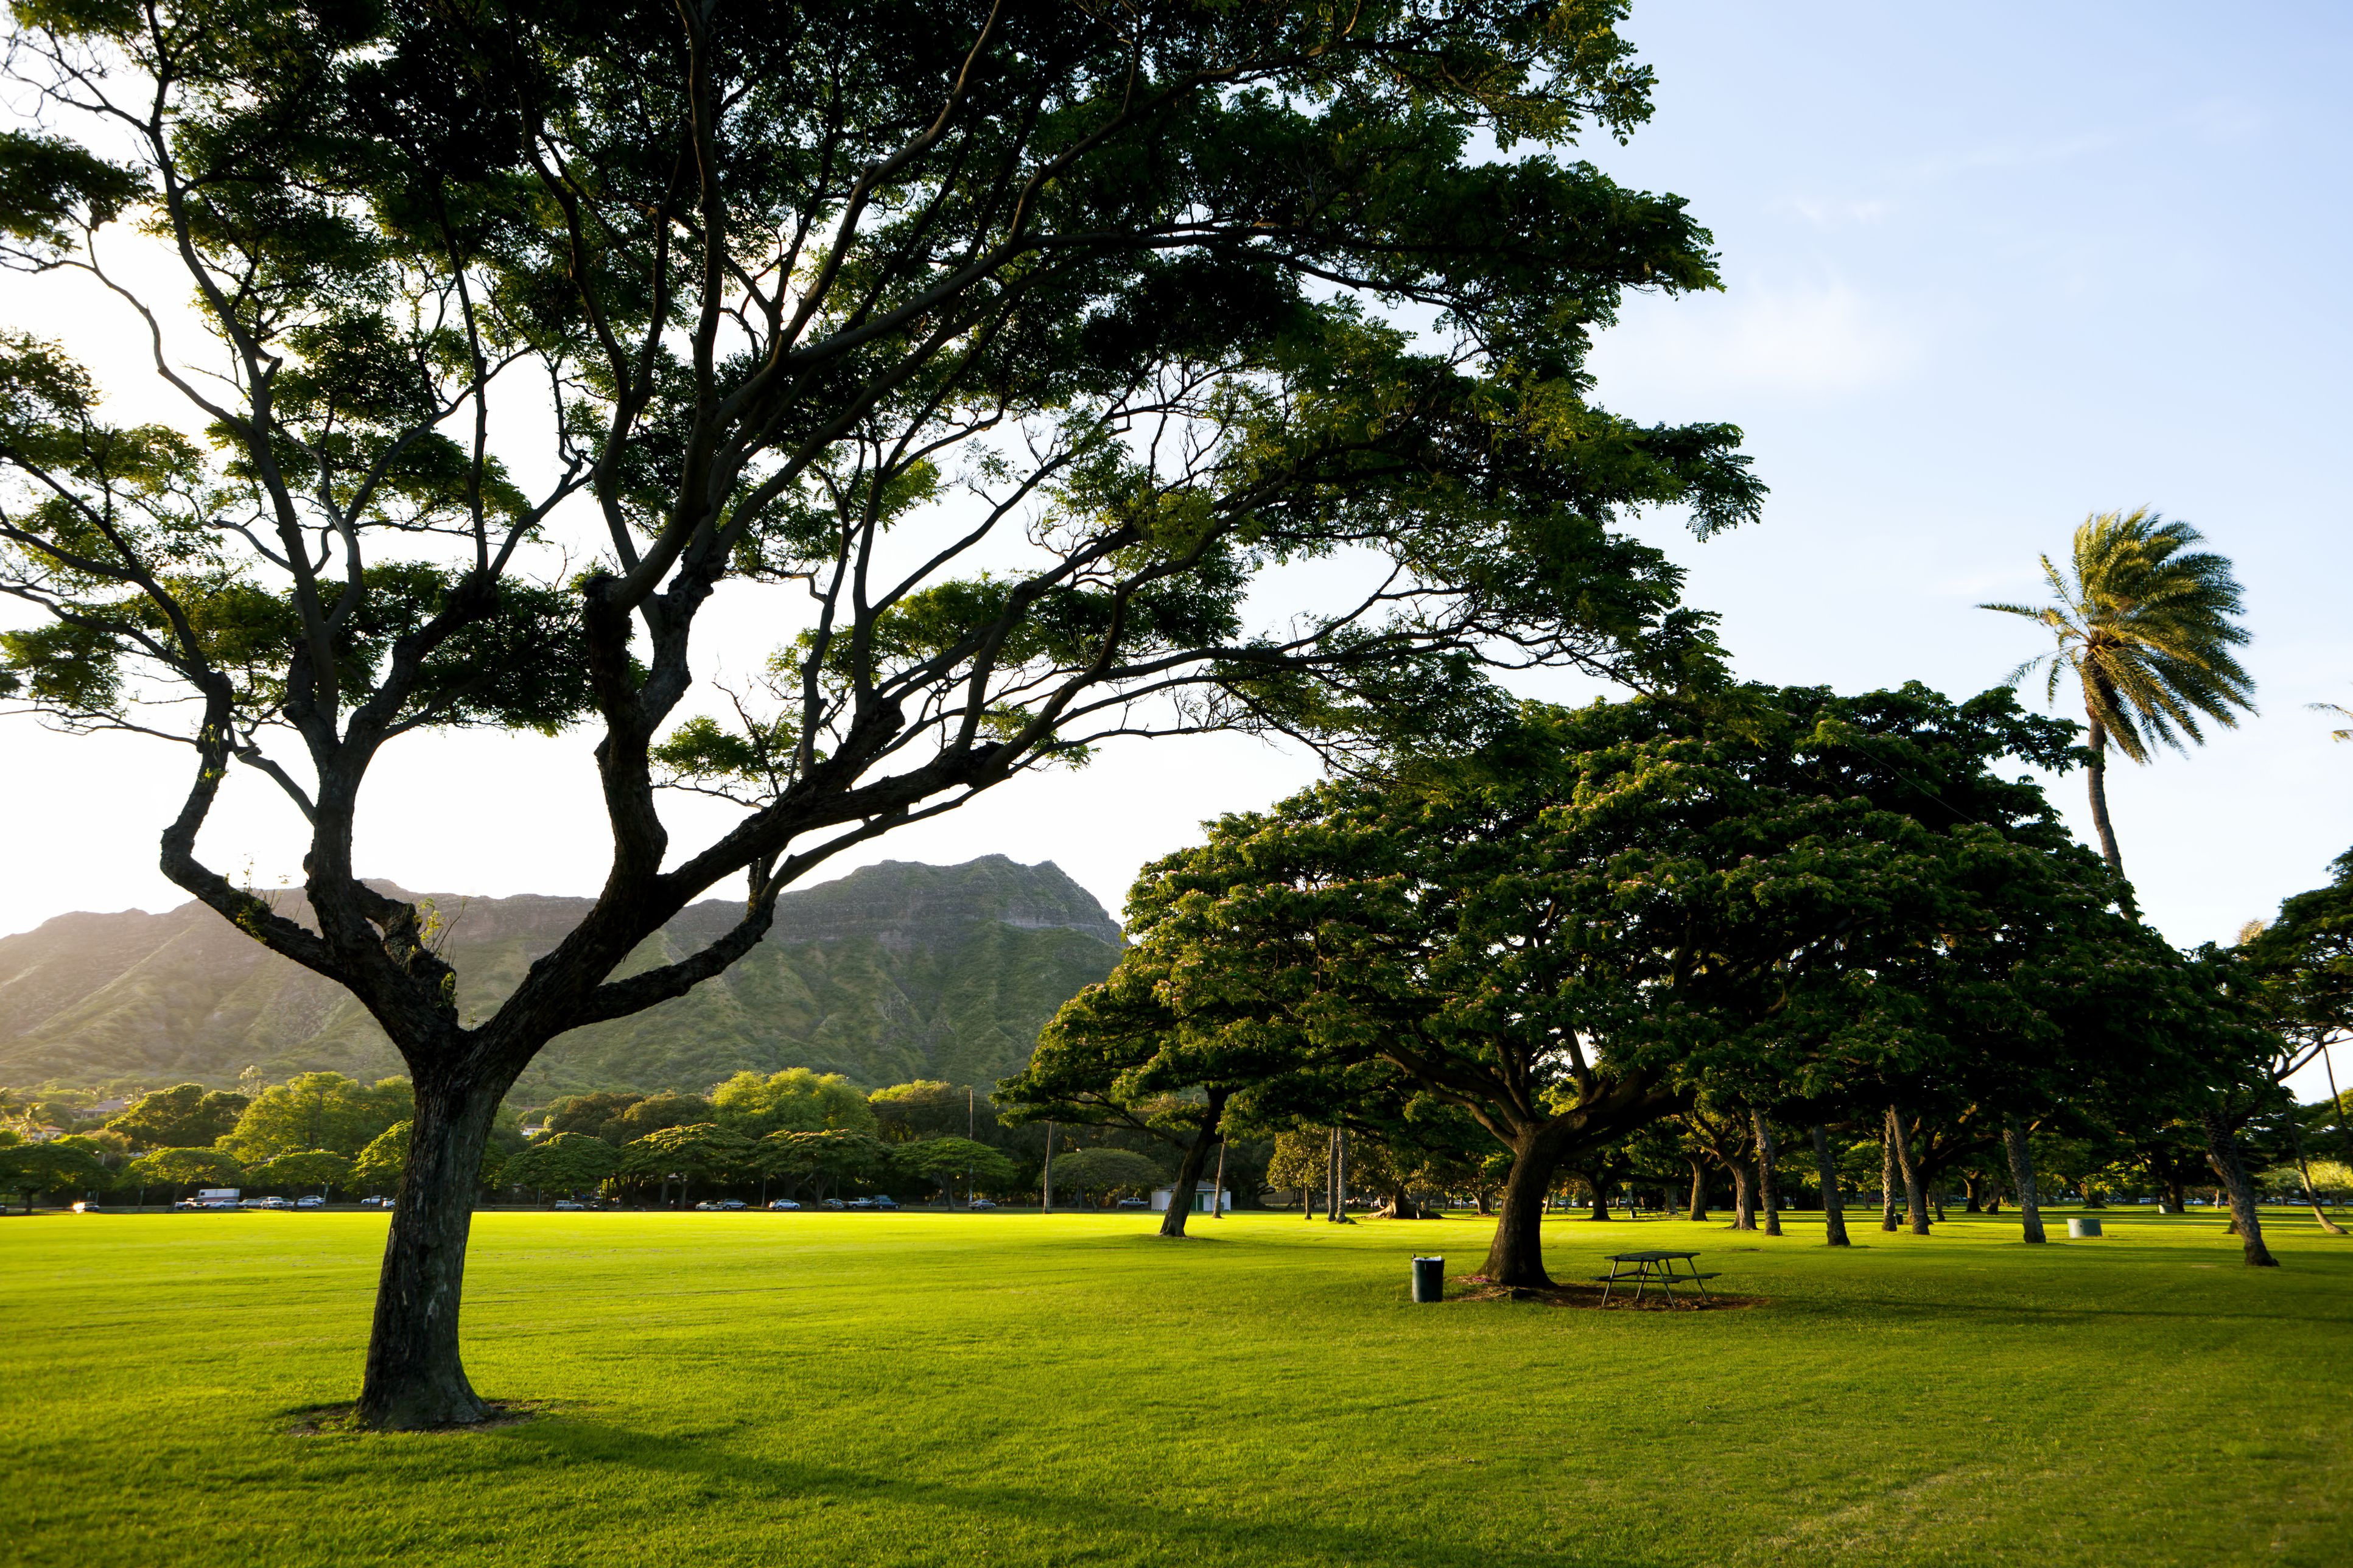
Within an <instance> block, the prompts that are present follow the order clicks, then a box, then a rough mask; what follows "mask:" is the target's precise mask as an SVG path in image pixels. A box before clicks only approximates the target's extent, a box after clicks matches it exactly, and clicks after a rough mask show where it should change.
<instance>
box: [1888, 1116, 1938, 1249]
mask: <svg viewBox="0 0 2353 1568" xmlns="http://www.w3.org/2000/svg"><path fill="white" fill-rule="evenodd" d="M1887 1141H1888V1143H1889V1146H1890V1147H1892V1148H1893V1149H1894V1151H1895V1163H1896V1164H1897V1165H1898V1166H1899V1167H1900V1168H1901V1169H1902V1170H1903V1172H1904V1215H1905V1218H1906V1219H1908V1220H1910V1221H1911V1222H1912V1234H1913V1235H1915V1236H1926V1235H1927V1234H1928V1194H1926V1192H1924V1191H1923V1190H1922V1189H1921V1185H1920V1167H1919V1166H1917V1165H1915V1164H1914V1163H1913V1162H1912V1142H1911V1140H1909V1139H1907V1138H1906V1137H1905V1136H1904V1119H1903V1118H1902V1117H1901V1116H1899V1115H1897V1114H1896V1110H1895V1108H1894V1106H1892V1105H1891V1106H1889V1107H1888V1108H1887Z"/></svg>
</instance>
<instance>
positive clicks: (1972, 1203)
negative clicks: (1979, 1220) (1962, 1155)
mask: <svg viewBox="0 0 2353 1568" xmlns="http://www.w3.org/2000/svg"><path fill="white" fill-rule="evenodd" d="M1980 1185H1981V1184H1980V1182H1979V1181H1978V1173H1976V1172H1975V1171H1963V1172H1962V1173H1961V1197H1962V1202H1961V1212H1962V1213H1963V1214H1983V1213H1985V1198H1984V1195H1983V1194H1981V1193H1980V1192H1979V1191H1978V1188H1979V1186H1980Z"/></svg>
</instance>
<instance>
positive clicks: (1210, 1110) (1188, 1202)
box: [1160, 1089, 1226, 1237]
mask: <svg viewBox="0 0 2353 1568" xmlns="http://www.w3.org/2000/svg"><path fill="white" fill-rule="evenodd" d="M1225 1113H1226V1091H1225V1090H1224V1089H1211V1090H1209V1103H1208V1106H1206V1107H1205V1108H1204V1109H1203V1110H1202V1112H1201V1130H1200V1131H1198V1132H1196V1133H1195V1134H1194V1135H1193V1142H1190V1143H1188V1144H1187V1145H1186V1146H1185V1157H1184V1158H1183V1159H1182V1160H1179V1161H1178V1162H1177V1163H1176V1185H1175V1186H1173V1187H1170V1188H1169V1189H1168V1212H1167V1213H1166V1214H1164V1215H1161V1216H1160V1234H1161V1235H1163V1236H1166V1237H1183V1236H1184V1234H1185V1218H1186V1216H1187V1215H1189V1214H1191V1213H1192V1212H1193V1192H1194V1189H1195V1188H1197V1187H1198V1186H1199V1185H1200V1184H1201V1172H1202V1171H1203V1170H1204V1169H1205V1168H1206V1167H1207V1166H1208V1163H1209V1145H1210V1143H1211V1142H1220V1143H1222V1142H1224V1140H1223V1137H1222V1135H1221V1134H1220V1133H1219V1131H1218V1123H1219V1121H1223V1120H1224V1118H1225Z"/></svg>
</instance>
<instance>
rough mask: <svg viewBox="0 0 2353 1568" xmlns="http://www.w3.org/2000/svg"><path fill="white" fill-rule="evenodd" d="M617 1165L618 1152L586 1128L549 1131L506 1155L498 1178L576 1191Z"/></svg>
mask: <svg viewBox="0 0 2353 1568" xmlns="http://www.w3.org/2000/svg"><path fill="white" fill-rule="evenodd" d="M619 1168H620V1156H619V1155H618V1154H617V1152H615V1151H614V1149H613V1146H612V1145H611V1144H609V1143H607V1142H605V1141H604V1140H603V1139H602V1138H597V1137H593V1136H591V1135H590V1134H588V1133H586V1132H550V1133H547V1134H545V1135H544V1136H543V1137H540V1138H537V1139H534V1140H533V1142H529V1143H526V1144H524V1145H523V1146H522V1148H520V1149H518V1150H516V1151H515V1152H513V1153H512V1154H510V1155H508V1156H507V1162H506V1163H505V1164H503V1165H501V1167H499V1180H500V1181H501V1182H502V1183H505V1184H508V1185H511V1186H518V1187H525V1188H528V1189H530V1190H531V1191H533V1192H535V1193H540V1192H560V1193H577V1192H579V1191H581V1190H582V1189H584V1188H587V1187H593V1186H596V1185H597V1184H600V1183H602V1182H603V1181H605V1180H606V1179H607V1177H609V1176H611V1175H612V1174H613V1173H615V1172H616V1171H617V1170H618V1169H619Z"/></svg>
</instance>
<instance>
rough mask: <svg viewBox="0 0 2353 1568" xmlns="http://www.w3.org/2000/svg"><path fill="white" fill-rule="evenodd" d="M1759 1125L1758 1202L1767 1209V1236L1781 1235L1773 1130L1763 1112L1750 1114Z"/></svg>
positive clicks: (1758, 1111) (1779, 1195) (1779, 1197)
mask: <svg viewBox="0 0 2353 1568" xmlns="http://www.w3.org/2000/svg"><path fill="white" fill-rule="evenodd" d="M1750 1119H1751V1120H1752V1121H1755V1123H1756V1124H1757V1202H1758V1203H1759V1204H1761V1205H1764V1209H1765V1234H1766V1235H1767V1236H1778V1235H1780V1234H1781V1201H1780V1199H1781V1194H1780V1192H1779V1190H1778V1184H1776V1183H1775V1181H1774V1172H1773V1159H1774V1149H1773V1129H1772V1126H1771V1125H1770V1124H1769V1123H1767V1121H1766V1120H1765V1113H1764V1112H1763V1111H1761V1110H1757V1111H1752V1112H1750Z"/></svg>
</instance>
